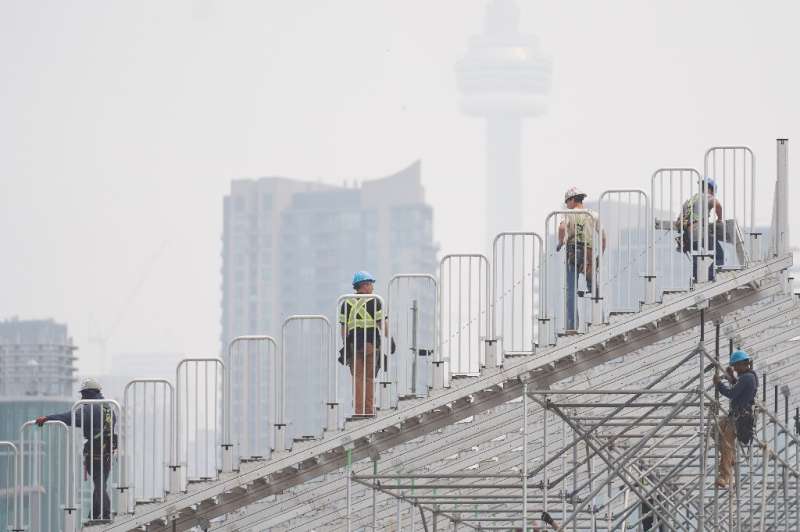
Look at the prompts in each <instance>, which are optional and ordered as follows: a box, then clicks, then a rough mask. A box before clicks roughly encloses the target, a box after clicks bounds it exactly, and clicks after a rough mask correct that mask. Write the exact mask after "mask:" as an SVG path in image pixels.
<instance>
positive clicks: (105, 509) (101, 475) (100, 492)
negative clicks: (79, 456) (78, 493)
mask: <svg viewBox="0 0 800 532" xmlns="http://www.w3.org/2000/svg"><path fill="white" fill-rule="evenodd" d="M83 465H84V467H85V468H86V474H87V475H91V477H92V484H93V488H92V514H91V516H90V519H92V520H96V519H111V499H110V498H109V496H108V474H109V473H111V453H110V452H108V451H106V452H104V453H103V457H102V459H101V458H100V454H99V452H96V453H95V455H94V456H93V457H89V455H84V457H83Z"/></svg>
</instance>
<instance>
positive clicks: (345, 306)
mask: <svg viewBox="0 0 800 532" xmlns="http://www.w3.org/2000/svg"><path fill="white" fill-rule="evenodd" d="M385 312H386V305H384V303H383V298H382V297H381V296H379V295H377V294H346V295H342V296H339V298H338V299H337V301H336V313H337V315H338V317H339V318H338V320H337V322H338V327H339V331H337V333H335V336H336V354H337V356H338V361H339V363H340V364H342V365H344V366H347V367H348V369H349V370H350V375H351V377H352V386H351V387H350V397H351V399H352V405H353V406H352V410H350V409H348V412H346V413H350V412H352V415H355V416H372V415H375V413H376V408H377V405H376V401H375V392H376V386H377V384H378V383H381V390H385V389H386V387H387V386H388V383H387V381H386V378H385V377H384V376H385V375H386V374H387V371H388V367H389V366H388V360H389V351H390V349H391V347H390V345H387V344H390V343H391V339H390V338H388V335H387V334H386V332H387V330H388V326H387V325H386V320H387V319H388V316H386V315H385ZM371 321H374V322H375V324H374V326H371V325H370V324H369V322H371Z"/></svg>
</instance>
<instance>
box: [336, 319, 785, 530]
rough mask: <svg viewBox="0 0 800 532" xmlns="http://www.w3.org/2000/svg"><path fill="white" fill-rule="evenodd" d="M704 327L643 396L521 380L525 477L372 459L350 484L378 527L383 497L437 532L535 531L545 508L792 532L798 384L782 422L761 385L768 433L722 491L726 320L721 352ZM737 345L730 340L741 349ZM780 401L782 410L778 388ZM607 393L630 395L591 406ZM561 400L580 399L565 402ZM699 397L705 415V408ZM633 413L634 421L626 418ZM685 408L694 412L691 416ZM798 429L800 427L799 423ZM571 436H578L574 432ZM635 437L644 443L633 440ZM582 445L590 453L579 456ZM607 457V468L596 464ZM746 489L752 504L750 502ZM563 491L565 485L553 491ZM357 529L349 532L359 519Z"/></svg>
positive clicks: (570, 521) (625, 521) (613, 520)
mask: <svg viewBox="0 0 800 532" xmlns="http://www.w3.org/2000/svg"><path fill="white" fill-rule="evenodd" d="M701 320H702V318H701ZM704 325H705V321H704V320H703V321H701V326H700V337H701V339H700V343H698V344H697V346H696V347H695V348H694V349H693V350H692V351H691V352H690V353H689V354H688V355H686V356H684V357H681V358H680V359H679V361H678V362H677V363H675V364H674V365H672V366H671V367H670V368H668V369H667V371H662V372H661V374H660V375H659V376H657V377H655V378H654V379H652V380H651V382H650V383H649V384H648V385H647V386H645V387H644V388H641V389H613V390H612V389H600V390H592V389H577V390H576V389H564V390H559V389H554V388H550V389H543V390H542V389H528V384H527V382H523V387H524V392H523V400H522V401H520V402H519V403H520V404H519V405H518V406H516V407H515V408H517V409H519V410H520V414H519V417H521V419H522V428H521V433H522V440H523V442H522V453H521V455H522V456H521V457H520V456H519V454H520V453H517V455H515V458H517V459H518V464H517V465H516V466H512V467H513V469H515V471H516V472H515V473H506V474H503V473H492V472H486V473H477V472H476V473H456V472H452V473H428V474H424V473H416V474H410V473H405V474H391V473H384V474H378V472H377V471H378V466H377V464H378V462H377V460H373V464H374V473H373V474H372V475H363V474H361V475H359V474H355V473H353V472H352V470H351V471H350V472H349V473H348V478H347V481H348V486H349V484H350V483H351V482H354V483H357V484H359V485H361V486H363V487H365V488H367V489H368V490H370V491H371V492H372V523H371V529H373V530H377V529H378V522H377V508H376V495H377V493H381V494H383V495H385V496H387V497H388V498H391V499H394V500H395V501H396V502H397V505H398V508H399V506H400V504H407V505H409V506H410V507H413V508H415V509H416V510H418V511H419V513H420V518H421V520H422V525H423V528H424V529H425V530H429V528H428V522H430V523H431V529H432V530H434V531H435V530H437V529H438V526H439V520H440V519H444V520H446V521H448V522H449V525H450V526H452V528H453V530H457V529H458V528H459V526H461V525H463V526H466V527H467V528H472V529H476V530H495V529H496V530H509V529H511V530H514V529H518V530H528V526H529V524H530V523H531V522H533V521H541V518H542V516H544V515H545V513H547V515H549V516H551V517H554V518H555V521H554V524H552V525H550V526H551V528H552V529H554V530H592V531H595V530H625V529H630V530H648V529H652V530H658V527H659V526H660V527H662V529H664V530H698V531H699V530H705V529H707V527H709V526H710V529H714V530H728V531H733V530H736V531H737V532H738V531H741V530H765V529H767V528H768V529H773V530H779V529H780V528H778V525H779V524H783V525H784V529H785V530H796V529H798V528H800V452H798V449H799V448H800V438H798V436H797V435H796V434H793V433H792V432H791V431H790V429H789V425H788V420H789V411H788V404H789V395H788V387H784V388H783V390H781V395H782V396H783V397H784V402H785V406H784V421H783V422H781V420H780V419H779V416H778V415H777V413H776V412H773V411H770V410H769V408H768V407H767V404H766V389H765V388H764V389H763V392H764V393H763V396H762V399H761V400H758V399H757V400H756V402H755V407H754V408H755V413H756V415H757V416H758V417H759V418H760V431H761V436H760V437H758V435H756V434H754V439H753V442H752V444H751V445H750V446H748V447H745V446H743V445H742V444H741V443H738V444H737V446H736V452H737V461H736V466H735V479H736V485H735V488H734V489H731V490H720V489H719V487H718V484H717V482H718V481H719V476H718V471H719V469H718V462H719V455H718V453H717V452H716V449H718V440H719V420H720V418H721V417H724V416H725V415H727V410H726V408H725V407H724V405H723V404H722V403H721V402H720V399H719V394H718V392H711V391H710V388H714V389H715V388H716V387H713V386H712V387H709V386H708V380H709V379H708V374H709V373H710V372H719V371H720V370H723V368H722V366H721V365H720V363H719V359H720V356H719V350H720V345H719V340H720V323H719V322H718V323H717V324H716V328H715V329H716V333H715V347H716V349H715V352H714V354H713V355H712V354H710V353H709V352H708V351H707V350H706V348H705V346H704V338H703V336H704ZM732 347H733V346H732V341H731V350H732ZM692 361H695V362H694V363H696V365H697V372H696V373H695V374H694V375H693V376H692V377H691V378H690V379H689V380H687V381H686V382H684V383H683V384H682V385H681V386H680V387H678V388H657V387H656V386H658V385H660V384H662V382H663V381H664V380H665V379H666V378H667V377H668V376H669V375H670V374H671V373H673V372H676V371H679V370H680V369H681V368H683V367H685V365H686V364H691V363H693V362H692ZM764 382H766V378H765V379H764ZM775 394H776V398H775V401H776V407H777V405H778V403H777V402H778V387H777V386H776V387H775ZM608 396H619V397H620V398H625V397H627V399H626V400H624V401H619V402H609V401H603V402H592V401H591V400H588V401H587V398H589V399H591V398H594V397H600V398H603V397H608ZM646 396H657V397H660V398H665V399H664V401H661V402H658V403H653V402H647V403H643V402H642V401H640V399H642V398H643V397H646ZM557 397H569V398H575V399H578V401H575V400H569V399H561V400H558V401H556V400H555V399H556V398H557ZM701 398H702V403H703V408H699V406H700V399H701ZM529 399H530V401H532V404H534V405H536V406H537V407H538V408H539V410H540V412H542V413H544V415H543V416H541V418H542V426H543V449H542V463H541V464H539V465H538V466H536V467H532V468H531V466H530V464H529V459H528V455H529V452H528V440H529V438H530V436H531V434H530V429H531V427H530V423H529V421H528V420H529V418H532V417H534V415H535V413H532V412H529V406H528V405H529ZM578 408H592V409H609V408H610V409H612V411H611V412H610V413H608V414H605V415H602V416H577V415H576V414H575V409H578ZM570 409H573V411H572V412H570ZM664 409H666V410H667V412H666V413H665V414H664V413H662V412H663V411H664ZM706 410H707V411H708V412H707V415H708V418H706ZM776 411H777V409H776ZM623 412H625V413H627V412H633V415H620V414H621V413H623ZM687 412H689V413H690V415H681V414H686V413H687ZM547 413H552V414H553V415H554V416H555V417H556V418H558V419H559V420H560V421H561V422H562V432H563V437H562V441H561V442H560V443H559V444H557V447H556V448H555V452H553V453H552V454H551V453H550V452H551V449H549V448H548V431H547V419H548V416H547ZM653 420H657V421H653ZM612 422H613V423H612ZM795 424H796V426H795V432H797V429H798V426H800V419H798V416H796V418H795ZM609 427H615V428H617V429H618V430H615V431H613V432H609V433H607V434H601V433H600V429H603V428H606V429H607V428H609ZM567 432H569V433H570V434H571V438H570V439H567V438H566V437H565V436H566V433H567ZM770 434H771V437H770ZM625 436H627V437H628V438H629V439H632V440H634V441H635V442H636V443H635V444H634V445H632V446H628V445H625V444H624V439H623V437H625ZM781 436H783V439H782V441H781V438H780V437H781ZM621 442H623V443H622V444H620V443H621ZM551 445H552V444H551ZM581 447H583V448H584V449H585V451H584V456H583V457H581V458H580V459H579V456H578V451H579V450H580V449H581ZM568 453H571V454H572V463H571V464H570V465H569V466H567V465H566V464H565V462H566V460H565V457H566V455H567V454H568ZM559 460H561V462H562V463H561V467H560V471H559V474H558V475H556V476H555V477H552V476H550V475H549V474H548V473H550V474H552V472H551V471H549V470H550V469H551V468H552V466H554V465H555V464H556V463H557V462H558V461H559ZM597 462H600V463H601V467H596V464H597ZM508 465H509V464H508V463H505V464H504V465H503V466H504V467H507V466H508ZM529 468H530V471H529ZM497 469H498V468H494V469H493V470H497ZM770 476H771V477H772V480H771V482H770V480H769V478H770ZM570 482H571V484H572V485H571V487H570V486H569V485H568V484H569V483H570ZM615 482H621V483H622V484H623V485H624V488H623V489H622V490H620V491H619V492H618V493H617V495H614V496H609V497H607V498H606V499H605V500H602V501H599V500H598V496H600V497H602V492H603V491H607V492H608V493H609V495H610V493H611V487H612V484H613V483H615ZM709 483H711V485H708V484H709ZM743 485H744V486H745V489H746V491H747V497H743V496H742V495H743V494H742V491H744V490H743V489H742V486H743ZM553 489H557V490H558V492H557V494H556V495H555V496H554V495H553V494H552V491H551V490H553ZM348 491H350V488H349V487H348ZM531 491H533V493H534V494H533V496H531V495H530V492H531ZM709 495H710V497H709ZM559 503H560V508H559ZM351 504H352V497H350V498H348V510H347V515H348V516H351V515H352V508H351V507H350V505H351ZM426 512H427V513H428V514H429V515H428V517H427V519H426V516H425V514H426ZM400 515H401V513H400V511H399V510H398V511H397V512H396V516H397V522H396V523H395V525H396V526H397V528H396V530H400V529H401V526H402V523H401V522H400ZM465 516H467V517H465ZM756 516H758V517H757V518H756ZM648 519H652V521H653V523H651V524H650V526H651V527H652V528H644V527H643V523H644V522H645V521H646V520H648ZM712 523H713V524H712ZM347 524H348V527H347V529H348V530H351V529H352V526H351V525H352V523H351V520H350V519H348V523H347ZM384 526H385V523H384ZM540 526H542V525H541V524H537V525H536V527H540ZM765 527H767V528H765ZM536 529H539V530H543V529H544V528H534V530H536Z"/></svg>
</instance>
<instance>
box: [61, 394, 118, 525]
mask: <svg viewBox="0 0 800 532" xmlns="http://www.w3.org/2000/svg"><path fill="white" fill-rule="evenodd" d="M70 414H71V421H70V426H72V427H73V430H72V434H71V437H70V438H69V457H70V460H69V463H70V467H69V476H70V483H71V485H70V489H69V490H68V501H67V505H66V506H65V508H64V511H65V516H64V529H65V530H66V531H67V532H71V531H73V530H76V529H80V528H81V527H82V526H83V525H85V524H87V523H91V522H93V521H107V520H110V519H111V518H112V516H113V515H115V514H116V513H118V504H119V503H118V498H117V497H116V496H114V497H112V496H111V493H110V491H111V490H110V488H112V487H119V486H120V467H119V466H118V462H117V460H116V456H115V455H116V454H117V451H118V438H117V423H118V422H119V420H120V419H121V418H122V409H121V408H120V405H119V403H117V402H116V401H114V400H113V399H81V400H79V401H75V402H74V403H73V404H72V408H71V409H70ZM119 443H120V444H121V442H119ZM119 450H120V452H121V454H123V455H124V454H125V452H124V449H119Z"/></svg>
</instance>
